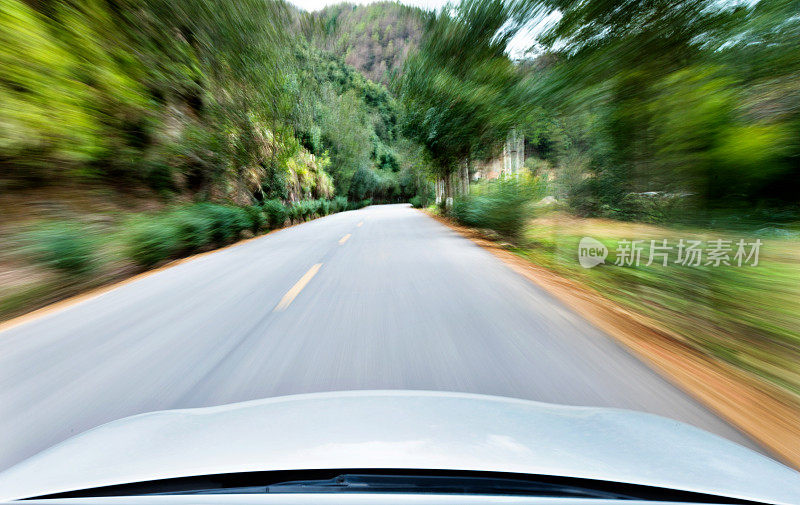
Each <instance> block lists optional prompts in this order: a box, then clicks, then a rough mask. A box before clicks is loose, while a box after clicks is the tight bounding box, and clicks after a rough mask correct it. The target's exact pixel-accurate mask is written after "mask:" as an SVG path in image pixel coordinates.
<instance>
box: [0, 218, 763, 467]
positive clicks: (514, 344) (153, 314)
mask: <svg viewBox="0 0 800 505" xmlns="http://www.w3.org/2000/svg"><path fill="white" fill-rule="evenodd" d="M396 388H403V389H431V390H450V391H465V392H474V393H486V394H494V395H505V396H512V397H518V398H527V399H533V400H540V401H545V402H554V403H562V404H572V405H591V406H611V407H622V408H628V409H634V410H641V411H647V412H651V413H655V414H660V415H664V416H668V417H672V418H674V419H678V420H680V421H684V422H687V423H690V424H693V425H696V426H698V427H700V428H703V429H706V430H708V431H711V432H714V433H716V434H718V435H721V436H723V437H726V438H729V439H731V440H734V441H736V442H739V443H743V444H745V445H748V446H750V447H753V448H755V447H756V446H755V444H754V443H753V442H751V441H749V440H748V439H747V438H745V437H744V436H743V435H742V434H741V433H739V432H738V431H737V430H735V429H734V428H732V427H731V426H729V425H728V424H726V423H725V422H724V421H722V420H720V419H719V418H717V417H716V416H715V415H714V414H712V413H711V412H709V411H708V410H707V409H705V408H704V407H703V406H701V405H700V404H698V403H697V402H695V401H694V400H692V399H691V398H689V397H688V396H687V395H686V394H684V393H683V392H681V391H679V390H678V389H676V388H675V387H674V386H672V385H671V384H670V383H668V382H666V381H665V380H664V379H662V378H661V377H660V376H658V375H657V374H656V373H654V372H653V371H651V370H650V369H649V368H647V367H646V366H645V365H643V364H642V363H641V362H639V361H638V360H637V359H636V358H634V357H633V356H631V355H630V354H629V353H628V352H626V351H625V350H624V349H623V348H621V347H620V346H619V345H618V344H616V343H615V342H613V341H612V340H611V339H609V338H608V337H607V336H605V335H604V334H603V333H602V332H600V331H599V330H597V329H595V328H594V327H592V326H591V325H590V324H588V323H587V322H586V321H584V320H583V319H582V318H581V317H580V316H579V315H577V314H575V313H573V312H571V311H570V310H568V309H567V308H565V307H564V306H562V305H561V304H560V303H559V302H557V301H555V300H554V299H553V298H551V297H550V296H549V295H547V294H546V293H545V292H544V291H542V290H541V289H539V288H537V287H536V286H534V285H532V284H530V283H529V282H528V281H527V280H525V279H523V278H522V277H520V276H518V275H517V274H515V273H514V272H513V271H511V270H510V269H508V268H507V267H506V266H505V265H503V264H502V262H500V261H499V260H498V259H496V258H495V257H494V256H492V255H491V254H490V253H488V252H487V251H485V250H483V249H481V248H480V247H478V246H476V245H474V244H473V243H472V242H470V241H469V240H467V239H464V238H462V237H460V236H459V235H457V234H456V233H454V232H453V231H451V230H449V229H448V228H446V227H445V226H443V225H441V224H439V223H438V222H436V221H434V220H433V219H431V218H429V217H427V216H425V215H424V214H422V213H421V212H418V211H416V210H413V209H411V208H410V207H408V206H406V205H391V206H375V207H369V208H366V209H362V210H359V211H351V212H345V213H341V214H336V215H332V216H328V217H325V218H322V219H317V220H315V221H312V222H309V223H305V224H303V225H299V226H294V227H291V228H287V229H284V230H280V231H277V232H274V233H271V234H269V235H267V236H264V237H261V238H259V239H255V240H251V241H249V242H246V243H243V244H240V245H237V246H234V247H229V248H227V249H223V250H221V251H218V252H216V253H213V254H208V255H204V256H200V257H197V258H195V259H192V260H190V261H187V262H184V263H181V264H179V265H177V266H174V267H172V268H168V269H165V270H163V271H160V272H157V273H154V274H152V275H149V276H146V277H144V278H140V279H138V280H135V281H133V282H129V283H125V284H122V285H121V286H119V287H118V288H116V289H114V290H112V291H109V292H106V293H105V294H102V295H100V296H98V297H96V298H92V299H90V300H87V301H84V302H81V303H78V304H75V305H72V306H69V307H67V308H65V309H63V310H60V311H57V312H52V313H49V314H47V315H44V316H42V317H40V318H38V319H35V320H32V321H29V322H26V323H24V324H21V325H18V326H15V327H11V328H9V329H7V330H5V331H4V332H2V333H0V469H4V468H6V467H8V466H10V465H12V464H14V463H15V462H17V461H20V460H22V459H24V458H26V457H28V456H31V455H33V454H35V453H36V452H38V451H40V450H42V449H44V448H46V447H48V446H50V445H52V444H54V443H56V442H59V441H61V440H64V439H65V438H67V437H69V436H71V435H73V434H76V433H79V432H81V431H84V430H87V429H89V428H92V427H94V426H97V425H99V424H102V423H105V422H107V421H111V420H114V419H117V418H120V417H124V416H130V415H133V414H138V413H141V412H147V411H152V410H160V409H170V408H185V407H200V406H209V405H218V404H223V403H230V402H238V401H242V400H249V399H256V398H264V397H271V396H277V395H285V394H291V393H305V392H315V391H330V390H348V389H396Z"/></svg>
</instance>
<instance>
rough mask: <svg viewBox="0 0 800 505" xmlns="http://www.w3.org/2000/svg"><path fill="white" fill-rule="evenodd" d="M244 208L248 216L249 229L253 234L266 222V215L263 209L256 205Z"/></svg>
mask: <svg viewBox="0 0 800 505" xmlns="http://www.w3.org/2000/svg"><path fill="white" fill-rule="evenodd" d="M244 210H245V212H247V215H248V217H249V218H250V231H252V232H253V234H254V235H256V234H258V232H259V231H261V230H262V229H263V228H264V226H266V224H267V217H266V216H265V215H264V211H263V210H262V209H261V207H259V206H258V205H251V206H249V207H245V208H244Z"/></svg>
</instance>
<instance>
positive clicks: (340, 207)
mask: <svg viewBox="0 0 800 505" xmlns="http://www.w3.org/2000/svg"><path fill="white" fill-rule="evenodd" d="M332 208H333V212H342V211H344V210H347V198H345V197H343V196H337V197H336V198H334V199H333V200H332Z"/></svg>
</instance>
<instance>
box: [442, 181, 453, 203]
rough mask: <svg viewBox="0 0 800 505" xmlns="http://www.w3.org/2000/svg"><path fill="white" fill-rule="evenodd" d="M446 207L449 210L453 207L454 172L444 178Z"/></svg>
mask: <svg viewBox="0 0 800 505" xmlns="http://www.w3.org/2000/svg"><path fill="white" fill-rule="evenodd" d="M444 207H445V209H447V210H449V209H450V208H452V207H453V174H447V175H446V176H445V178H444Z"/></svg>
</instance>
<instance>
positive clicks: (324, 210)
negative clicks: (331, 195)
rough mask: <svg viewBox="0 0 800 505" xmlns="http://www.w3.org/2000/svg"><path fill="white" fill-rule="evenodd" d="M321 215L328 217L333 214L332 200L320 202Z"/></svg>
mask: <svg viewBox="0 0 800 505" xmlns="http://www.w3.org/2000/svg"><path fill="white" fill-rule="evenodd" d="M319 213H320V215H322V216H327V215H328V214H330V213H331V202H330V200H320V201H319Z"/></svg>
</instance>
